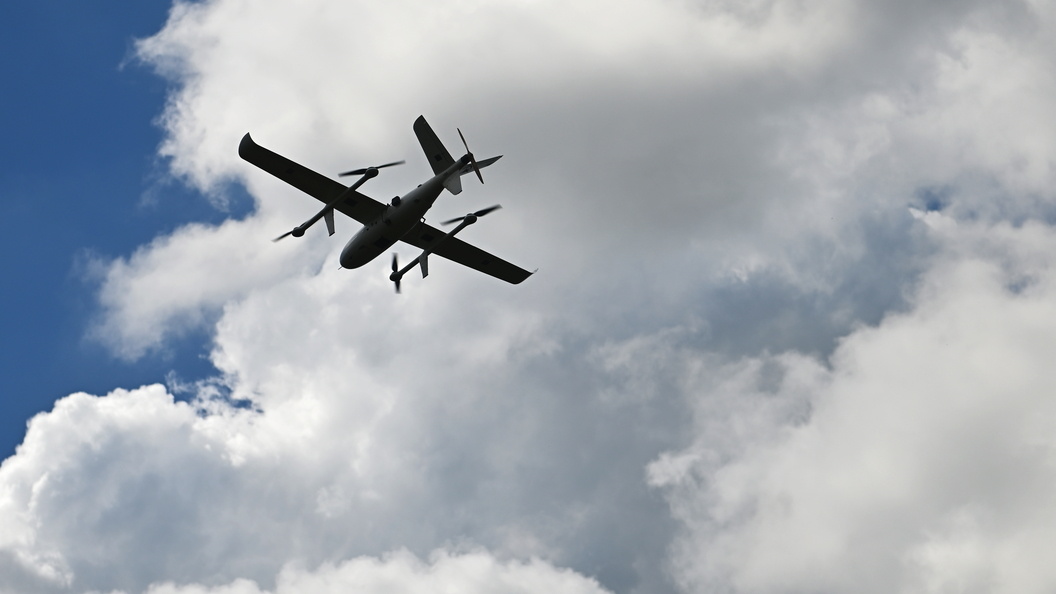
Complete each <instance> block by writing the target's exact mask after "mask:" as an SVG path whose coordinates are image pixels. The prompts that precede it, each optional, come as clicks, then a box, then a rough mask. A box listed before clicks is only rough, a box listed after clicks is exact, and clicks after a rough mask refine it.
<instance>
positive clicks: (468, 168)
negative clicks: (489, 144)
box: [458, 155, 502, 175]
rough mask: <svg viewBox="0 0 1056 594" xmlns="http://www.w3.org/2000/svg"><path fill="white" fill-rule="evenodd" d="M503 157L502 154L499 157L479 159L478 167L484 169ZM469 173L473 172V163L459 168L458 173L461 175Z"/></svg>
mask: <svg viewBox="0 0 1056 594" xmlns="http://www.w3.org/2000/svg"><path fill="white" fill-rule="evenodd" d="M501 158H502V155H499V156H498V157H489V158H487V159H484V160H483V161H477V169H484V168H485V167H487V166H488V165H491V164H492V163H494V162H495V161H498V160H499V159H501ZM468 173H473V165H471V164H469V163H467V164H466V165H464V166H463V167H462V169H459V170H458V174H459V175H466V174H468Z"/></svg>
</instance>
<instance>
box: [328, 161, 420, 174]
mask: <svg viewBox="0 0 1056 594" xmlns="http://www.w3.org/2000/svg"><path fill="white" fill-rule="evenodd" d="M406 162H407V161H393V162H392V163H386V164H384V165H375V166H373V167H364V168H362V169H353V170H352V171H346V172H344V173H338V174H337V175H338V177H345V176H346V175H363V174H364V173H366V172H367V171H368V170H370V169H384V168H386V167H392V166H393V165H403V164H404V163H406Z"/></svg>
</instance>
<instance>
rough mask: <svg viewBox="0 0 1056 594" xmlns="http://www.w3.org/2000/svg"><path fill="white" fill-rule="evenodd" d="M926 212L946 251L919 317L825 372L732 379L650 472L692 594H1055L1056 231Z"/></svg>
mask: <svg viewBox="0 0 1056 594" xmlns="http://www.w3.org/2000/svg"><path fill="white" fill-rule="evenodd" d="M925 220H926V221H927V222H928V223H929V225H931V226H933V227H934V228H935V229H936V232H937V233H939V234H941V235H942V236H943V237H944V243H946V244H947V245H948V246H949V248H948V249H947V250H944V251H943V252H942V254H940V255H939V256H937V257H936V259H935V262H934V264H933V266H932V267H931V268H930V269H929V270H928V271H927V273H926V274H925V276H924V278H923V282H922V283H921V286H920V287H919V289H918V291H917V294H916V296H915V297H914V299H913V306H912V309H911V310H910V311H908V312H906V313H902V314H896V315H891V316H889V317H887V318H886V319H885V320H884V321H883V322H882V323H881V324H880V325H879V326H877V327H875V328H864V329H861V330H859V331H857V332H854V333H852V334H850V335H848V336H847V337H845V338H844V339H843V340H842V341H841V344H840V346H839V347H838V348H837V350H836V351H835V353H834V355H833V357H832V358H831V366H830V367H827V368H826V367H822V366H819V365H818V364H817V363H816V362H814V361H812V360H809V359H803V358H801V357H796V356H791V355H785V356H781V357H776V358H772V359H763V360H754V361H745V362H743V363H741V364H739V365H738V366H736V367H734V368H732V369H728V370H726V371H725V372H724V373H723V374H722V377H723V378H724V379H723V380H722V381H721V382H719V383H720V385H721V386H724V388H723V389H720V390H706V391H703V392H701V394H700V395H699V396H698V398H697V405H696V408H697V418H698V421H697V423H698V426H699V429H698V431H696V436H697V437H696V441H695V444H694V445H693V446H691V447H689V448H686V449H684V450H679V451H673V452H670V453H667V454H665V455H664V456H661V457H660V458H658V460H657V461H656V462H654V463H653V464H652V465H651V466H650V476H651V479H652V481H653V484H656V485H661V486H664V487H665V488H666V489H667V490H668V493H669V496H670V498H671V501H672V509H673V510H674V511H675V513H676V515H677V516H678V517H680V518H682V520H683V521H684V523H685V526H686V530H685V533H684V534H683V537H682V538H681V539H680V542H679V545H678V547H677V549H676V550H677V553H676V556H675V566H676V568H677V571H678V573H679V575H680V576H681V579H682V584H683V585H684V587H685V588H686V589H687V590H688V591H702V590H703V591H707V590H708V589H709V588H715V587H720V588H721V587H727V586H728V585H729V586H732V587H733V588H734V589H735V590H736V591H740V592H775V591H818V592H836V591H845V590H848V589H855V590H858V591H866V592H890V591H912V592H940V591H949V590H950V589H954V590H957V591H989V592H1023V591H1027V592H1044V591H1047V590H1049V589H1051V588H1052V585H1053V583H1054V580H1056V573H1053V572H1052V571H1051V570H1049V569H1048V565H1047V564H1045V563H1039V562H1036V560H1038V559H1040V558H1041V557H1045V556H1046V555H1048V554H1051V546H1050V545H1049V544H1047V543H1048V542H1050V541H1051V535H1052V532H1053V530H1054V529H1056V522H1054V520H1056V516H1054V515H1053V514H1052V512H1051V509H1050V507H1051V506H1050V505H1049V504H1048V502H1049V501H1050V500H1051V498H1052V497H1053V495H1054V493H1053V486H1054V485H1056V475H1054V474H1053V472H1052V451H1053V447H1054V441H1053V438H1052V431H1051V430H1052V427H1053V423H1054V422H1056V409H1054V408H1053V406H1052V405H1051V403H1050V402H1049V400H1050V399H1049V398H1048V397H1047V393H1048V390H1047V386H1049V385H1051V383H1052V381H1053V380H1054V378H1053V375H1052V372H1051V365H1049V361H1048V356H1047V353H1048V352H1050V351H1051V349H1052V348H1053V346H1054V344H1053V340H1054V339H1053V337H1054V336H1056V332H1054V330H1056V309H1054V308H1053V306H1052V303H1053V297H1054V294H1053V291H1054V289H1056V277H1054V276H1053V275H1052V272H1051V270H1052V255H1051V254H1052V253H1054V252H1053V248H1054V247H1056V243H1054V242H1056V234H1054V233H1053V231H1052V229H1051V228H1049V227H1047V226H1044V225H1040V224H1037V223H1031V224H1027V225H1024V226H1023V227H1020V228H1016V227H1012V226H1010V225H1008V224H999V225H995V226H990V225H985V224H964V223H957V222H955V221H953V220H952V219H949V218H947V217H945V216H944V215H938V214H932V215H928V216H927V217H925ZM775 370H776V373H775ZM768 376H769V377H770V378H776V381H774V379H770V380H768V379H767V377H768ZM737 401H742V402H737ZM725 407H729V408H725ZM744 409H749V410H750V411H751V412H750V413H749V414H746V413H744V412H743V410H744ZM726 423H729V424H730V425H732V426H731V427H725V424H726ZM746 423H750V424H748V426H747V427H748V429H749V431H745V430H744V426H745V424H746ZM731 444H732V448H731ZM1039 555H1040V557H1039Z"/></svg>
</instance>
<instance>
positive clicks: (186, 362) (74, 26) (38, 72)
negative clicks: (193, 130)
mask: <svg viewBox="0 0 1056 594" xmlns="http://www.w3.org/2000/svg"><path fill="white" fill-rule="evenodd" d="M170 7H171V3H169V2H163V1H144V2H135V3H126V2H116V1H112V2H111V1H107V2H91V3H86V2H72V1H69V2H23V1H15V2H5V3H4V4H3V6H2V7H0V15H2V18H3V20H4V21H5V22H7V23H12V24H13V23H18V26H9V27H8V28H7V29H8V30H7V31H6V32H5V33H4V35H3V37H2V38H0V64H2V66H0V70H2V71H3V72H4V77H5V84H4V90H3V91H2V92H0V118H2V122H3V124H2V129H3V130H4V131H5V133H4V138H3V141H2V142H0V150H2V151H3V153H2V157H3V160H4V162H5V163H6V164H7V165H6V167H5V168H4V171H3V173H2V174H0V196H2V200H0V208H2V209H3V211H2V217H3V220H5V221H7V222H8V226H9V229H8V232H7V233H4V234H3V237H2V239H0V242H2V246H3V247H2V249H3V253H4V254H5V256H4V260H3V262H4V263H3V276H4V278H5V279H6V280H5V283H4V284H5V288H4V291H3V303H2V308H0V309H2V311H3V314H2V315H3V326H2V328H3V330H2V333H3V336H4V337H5V338H4V340H3V346H2V348H3V355H2V361H3V363H2V365H3V377H4V379H5V380H6V386H5V388H4V397H3V405H2V406H3V409H2V414H0V452H3V456H4V457H7V456H8V455H10V454H11V453H13V452H14V447H15V446H16V445H17V444H18V443H19V442H21V440H22V437H23V436H24V434H25V422H26V421H27V420H28V419H29V418H30V417H31V416H32V415H33V414H35V413H37V412H39V411H43V410H48V409H50V408H51V405H52V404H53V403H54V401H55V400H56V399H57V398H60V397H62V396H64V395H66V394H69V393H71V392H75V391H80V390H85V391H88V392H92V393H103V392H107V391H109V390H111V389H113V388H115V387H118V386H137V385H141V384H144V383H153V382H158V381H164V379H165V376H166V374H167V373H168V372H170V371H176V372H177V374H179V375H180V376H181V377H183V378H184V379H195V378H197V377H200V376H201V375H204V374H206V373H208V372H209V370H210V369H211V365H210V364H209V363H208V362H207V361H206V360H204V359H203V358H202V355H203V354H204V353H205V351H204V348H205V344H206V343H205V342H204V338H205V337H204V336H203V335H194V336H191V337H188V338H187V339H186V340H184V341H183V342H180V343H177V344H173V345H171V348H169V349H167V351H166V353H164V354H163V355H159V356H152V357H147V358H144V359H141V360H139V361H137V362H135V363H128V362H123V361H120V360H118V359H117V358H115V357H114V356H113V355H112V354H111V353H109V352H108V351H106V350H105V349H104V348H103V347H102V346H100V345H99V344H98V343H96V342H93V341H91V340H86V339H85V335H86V332H87V330H88V328H89V325H90V319H91V318H92V316H93V315H95V313H96V311H95V307H96V305H95V291H96V289H97V284H96V283H95V282H94V281H92V280H91V279H90V278H89V277H88V276H87V274H86V270H85V266H84V265H85V257H86V255H88V254H95V255H97V256H102V257H107V258H112V257H116V256H122V255H125V256H127V255H128V254H130V253H131V252H132V251H133V250H134V249H135V248H136V247H137V246H139V245H140V244H143V243H146V242H148V241H149V240H150V239H151V238H153V237H154V236H155V235H157V234H158V233H160V232H163V231H166V230H171V229H173V228H174V227H175V226H177V225H179V224H182V223H185V222H187V221H195V220H200V221H216V220H219V219H220V218H221V217H222V216H224V215H225V213H219V212H218V211H217V210H216V209H214V208H213V207H212V206H210V205H209V203H208V202H207V201H206V200H205V199H204V198H202V197H201V196H200V195H199V194H197V193H196V192H194V191H193V190H190V189H188V188H187V187H186V186H185V185H183V184H180V183H176V182H173V181H172V180H171V179H170V178H169V177H168V174H167V173H166V170H165V165H164V163H163V162H162V161H161V160H160V159H159V158H158V157H157V156H156V155H157V146H158V144H159V142H160V141H161V138H162V134H161V130H160V128H158V127H157V126H156V125H155V121H156V120H157V118H158V117H159V115H160V113H161V111H162V108H163V106H164V101H165V97H166V86H167V83H166V82H165V81H164V80H162V79H161V78H159V77H158V76H157V75H156V74H154V73H153V72H152V71H151V70H150V69H149V68H148V67H146V66H144V65H143V64H141V63H138V62H137V61H136V60H135V59H134V58H133V44H134V41H135V39H137V38H141V37H146V36H149V35H151V34H153V33H156V32H157V31H158V30H159V29H160V28H161V26H162V25H163V24H164V22H165V18H166V16H167V14H168V11H169V8H170ZM145 196H150V197H152V198H153V199H150V200H149V201H148V200H147V199H145Z"/></svg>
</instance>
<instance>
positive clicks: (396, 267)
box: [389, 252, 400, 293]
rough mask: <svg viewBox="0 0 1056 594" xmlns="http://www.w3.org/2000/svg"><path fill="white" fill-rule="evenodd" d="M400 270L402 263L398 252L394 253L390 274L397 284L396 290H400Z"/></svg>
mask: <svg viewBox="0 0 1056 594" xmlns="http://www.w3.org/2000/svg"><path fill="white" fill-rule="evenodd" d="M399 270H400V263H399V261H398V260H397V258H396V252H393V253H392V274H391V275H389V279H390V280H391V281H392V282H393V283H395V284H396V292H397V293H399V292H400V277H399V276H398V275H397V273H398V272H399Z"/></svg>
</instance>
